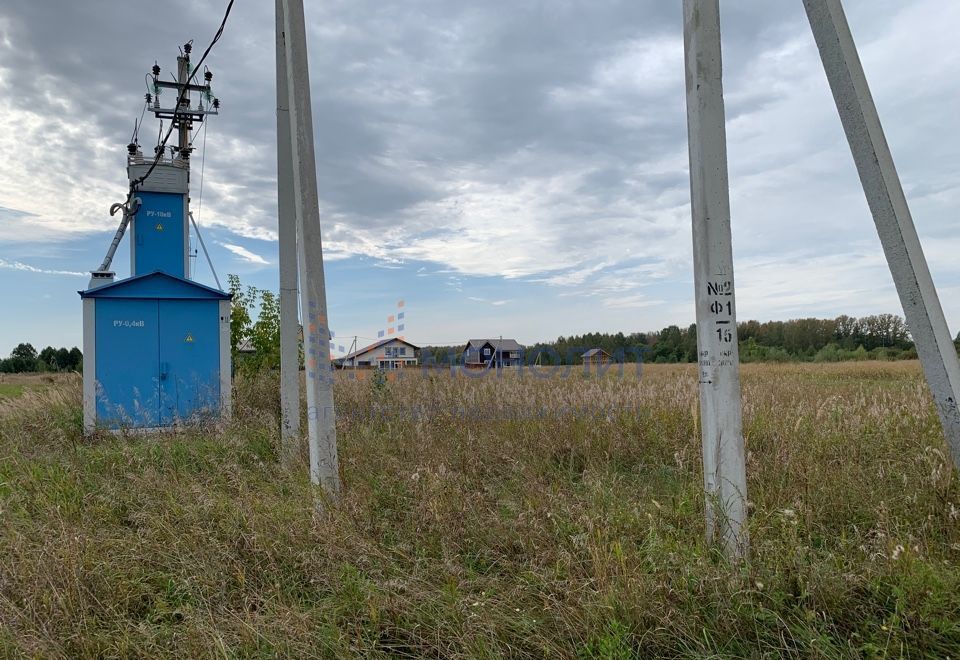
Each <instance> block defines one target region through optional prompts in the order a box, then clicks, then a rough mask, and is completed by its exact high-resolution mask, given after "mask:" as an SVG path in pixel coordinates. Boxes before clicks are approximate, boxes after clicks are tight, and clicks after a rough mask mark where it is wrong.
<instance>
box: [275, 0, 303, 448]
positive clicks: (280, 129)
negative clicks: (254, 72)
mask: <svg viewBox="0 0 960 660" xmlns="http://www.w3.org/2000/svg"><path fill="white" fill-rule="evenodd" d="M283 16H284V14H283V0H276V18H277V49H276V52H277V219H278V228H279V233H280V418H281V419H280V438H281V442H282V454H283V455H282V457H281V458H282V460H283V462H284V463H285V464H288V465H289V464H290V463H292V462H293V461H294V460H295V459H296V457H297V456H298V455H299V453H300V316H299V310H298V300H297V295H298V289H297V214H296V200H295V197H294V192H293V154H292V150H293V146H292V143H291V137H290V96H289V93H288V91H287V51H286V41H285V39H284V31H285V28H284V17H283Z"/></svg>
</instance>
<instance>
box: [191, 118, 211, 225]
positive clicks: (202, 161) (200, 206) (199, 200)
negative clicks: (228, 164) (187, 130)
mask: <svg viewBox="0 0 960 660" xmlns="http://www.w3.org/2000/svg"><path fill="white" fill-rule="evenodd" d="M209 124H210V121H209V120H207V121H205V122H203V146H202V147H201V151H200V192H199V193H198V194H197V220H195V222H196V223H197V224H200V219H199V218H200V211H202V210H203V169H204V166H205V165H206V163H207V126H208V125H209Z"/></svg>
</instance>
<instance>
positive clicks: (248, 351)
mask: <svg viewBox="0 0 960 660" xmlns="http://www.w3.org/2000/svg"><path fill="white" fill-rule="evenodd" d="M256 352H257V349H256V348H254V347H253V342H252V341H250V340H249V339H244V340H243V341H242V342H240V344H239V345H237V353H242V354H244V355H253V354H254V353H256Z"/></svg>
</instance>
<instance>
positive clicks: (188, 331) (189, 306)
mask: <svg viewBox="0 0 960 660" xmlns="http://www.w3.org/2000/svg"><path fill="white" fill-rule="evenodd" d="M219 320H220V318H219V307H218V304H217V301H213V300H161V301H160V423H161V424H164V425H166V424H171V423H173V422H175V421H177V420H180V421H186V420H189V419H191V418H197V417H202V416H206V415H210V414H214V413H216V411H217V410H219V407H220V332H219V331H220V327H219Z"/></svg>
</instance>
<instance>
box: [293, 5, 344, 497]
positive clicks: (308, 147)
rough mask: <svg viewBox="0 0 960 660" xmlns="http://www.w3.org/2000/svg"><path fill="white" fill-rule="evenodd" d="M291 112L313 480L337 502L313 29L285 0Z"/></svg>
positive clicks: (335, 435) (336, 460) (334, 427)
mask: <svg viewBox="0 0 960 660" xmlns="http://www.w3.org/2000/svg"><path fill="white" fill-rule="evenodd" d="M281 5H282V6H281V8H282V11H283V27H284V30H283V37H284V50H285V53H286V67H285V68H286V72H287V92H288V96H289V105H288V108H289V111H290V128H291V137H292V139H291V140H290V153H291V157H292V163H293V167H292V174H293V193H294V207H295V212H296V218H297V238H298V239H299V240H298V254H299V256H300V259H299V260H298V261H299V262H300V264H299V271H300V285H301V286H300V308H301V311H302V315H303V326H304V327H303V340H304V352H305V362H306V372H307V374H306V375H307V427H308V428H307V436H308V439H309V447H310V479H311V480H312V481H313V483H314V484H317V485H319V486H321V487H322V488H323V490H324V492H325V493H326V494H327V495H328V496H329V497H331V498H336V497H337V495H338V494H339V492H340V472H339V464H338V459H337V432H336V419H335V417H334V409H333V372H332V370H331V369H330V326H329V321H328V319H327V294H326V285H325V281H324V272H323V244H322V241H321V237H320V201H319V198H318V195H317V170H316V157H315V155H314V143H313V113H312V110H311V102H310V75H309V71H308V66H307V30H306V22H305V20H304V14H303V0H281Z"/></svg>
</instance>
